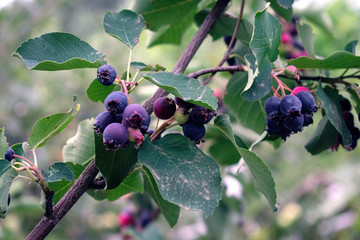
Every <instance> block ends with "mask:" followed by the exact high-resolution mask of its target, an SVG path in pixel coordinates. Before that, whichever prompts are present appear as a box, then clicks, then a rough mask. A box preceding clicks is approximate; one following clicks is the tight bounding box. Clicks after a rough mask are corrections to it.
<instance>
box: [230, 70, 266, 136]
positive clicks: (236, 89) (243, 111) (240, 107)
mask: <svg viewBox="0 0 360 240" xmlns="http://www.w3.org/2000/svg"><path fill="white" fill-rule="evenodd" d="M247 78H248V77H247V73H245V72H236V73H234V74H233V76H232V77H231V78H230V80H229V82H228V84H227V86H226V92H227V94H225V96H224V101H225V104H226V106H228V107H229V108H230V110H231V112H232V113H233V114H234V115H235V116H236V118H237V119H238V121H239V122H240V123H241V124H242V125H243V126H245V127H247V128H250V129H252V130H253V131H255V132H257V133H259V134H260V133H262V132H263V131H264V129H265V118H266V113H265V110H264V102H265V100H264V99H262V100H257V101H246V100H245V99H243V98H240V97H239V96H240V94H241V93H242V91H243V89H244V87H245V84H246V80H247Z"/></svg>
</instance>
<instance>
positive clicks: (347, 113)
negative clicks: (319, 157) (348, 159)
mask: <svg viewBox="0 0 360 240" xmlns="http://www.w3.org/2000/svg"><path fill="white" fill-rule="evenodd" d="M340 106H341V111H342V116H343V118H344V121H345V124H346V127H347V128H348V129H349V131H350V134H351V136H352V144H351V145H350V146H346V147H345V146H344V145H343V142H342V137H341V135H340V133H339V134H338V142H337V143H336V144H335V145H334V146H332V147H331V149H332V150H338V148H339V146H340V144H341V146H343V148H344V149H346V150H348V151H351V150H354V149H355V148H356V146H357V141H358V139H359V138H360V130H359V129H358V128H357V127H355V124H354V116H353V114H352V113H351V103H350V101H349V100H348V99H346V98H341V99H340Z"/></svg>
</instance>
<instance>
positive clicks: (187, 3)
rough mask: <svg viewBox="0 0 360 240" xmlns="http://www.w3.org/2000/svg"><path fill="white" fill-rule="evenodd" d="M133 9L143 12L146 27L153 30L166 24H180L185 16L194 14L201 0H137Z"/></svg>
mask: <svg viewBox="0 0 360 240" xmlns="http://www.w3.org/2000/svg"><path fill="white" fill-rule="evenodd" d="M134 2H135V3H134V5H133V10H134V11H135V12H137V13H139V14H141V15H142V16H143V17H144V19H145V22H146V25H147V26H146V27H147V28H148V29H150V30H152V31H156V30H158V29H159V28H160V27H161V26H164V25H178V24H181V22H182V21H184V19H185V18H187V17H190V16H192V14H193V13H194V12H195V11H196V6H197V4H198V2H199V0H178V1H167V0H158V1H151V0H137V1H134Z"/></svg>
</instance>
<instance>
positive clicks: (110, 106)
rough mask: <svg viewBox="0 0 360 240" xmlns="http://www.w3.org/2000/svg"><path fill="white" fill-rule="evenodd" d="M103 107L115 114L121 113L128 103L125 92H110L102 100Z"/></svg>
mask: <svg viewBox="0 0 360 240" xmlns="http://www.w3.org/2000/svg"><path fill="white" fill-rule="evenodd" d="M104 104H105V107H106V109H107V110H108V111H110V112H112V113H114V114H117V113H122V112H123V111H124V109H125V107H126V106H127V105H128V100H127V97H126V95H125V93H123V92H120V91H116V92H112V93H110V94H109V95H108V96H107V97H106V98H105V101H104Z"/></svg>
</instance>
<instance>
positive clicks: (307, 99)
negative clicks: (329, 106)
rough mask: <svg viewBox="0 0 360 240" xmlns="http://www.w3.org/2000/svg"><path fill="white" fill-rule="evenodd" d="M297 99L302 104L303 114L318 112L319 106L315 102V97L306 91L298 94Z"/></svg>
mask: <svg viewBox="0 0 360 240" xmlns="http://www.w3.org/2000/svg"><path fill="white" fill-rule="evenodd" d="M296 97H298V98H299V99H300V101H301V103H302V108H301V111H302V112H303V113H309V114H311V113H313V112H316V110H317V106H316V102H315V98H314V96H313V95H312V94H311V93H309V92H306V91H301V92H299V93H298V94H296Z"/></svg>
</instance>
